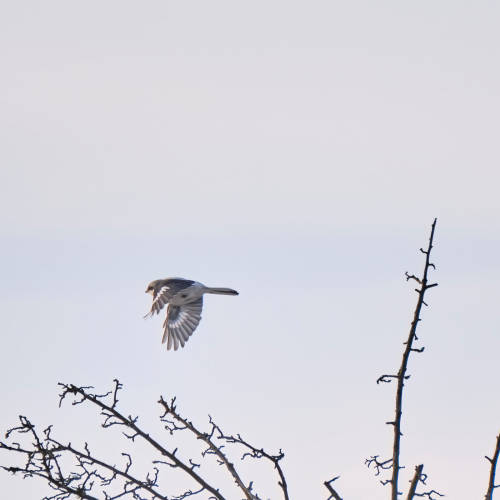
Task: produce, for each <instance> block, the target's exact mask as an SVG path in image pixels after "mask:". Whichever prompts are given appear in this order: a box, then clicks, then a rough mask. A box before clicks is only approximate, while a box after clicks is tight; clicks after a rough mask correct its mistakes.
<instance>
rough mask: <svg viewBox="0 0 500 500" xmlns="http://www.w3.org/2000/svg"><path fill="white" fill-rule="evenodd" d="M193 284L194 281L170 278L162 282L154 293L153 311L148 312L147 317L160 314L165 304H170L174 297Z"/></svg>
mask: <svg viewBox="0 0 500 500" xmlns="http://www.w3.org/2000/svg"><path fill="white" fill-rule="evenodd" d="M193 283H194V281H191V280H184V279H181V278H170V279H166V280H162V281H161V283H159V285H158V287H157V288H156V290H155V291H154V294H153V303H152V304H151V310H150V311H149V312H148V314H146V316H145V317H147V316H153V315H154V314H159V312H160V311H161V310H162V309H163V307H164V306H165V304H168V302H169V301H170V300H171V299H172V297H174V296H175V295H176V294H177V293H178V292H180V291H181V290H184V288H188V287H190V286H191V285H192V284H193Z"/></svg>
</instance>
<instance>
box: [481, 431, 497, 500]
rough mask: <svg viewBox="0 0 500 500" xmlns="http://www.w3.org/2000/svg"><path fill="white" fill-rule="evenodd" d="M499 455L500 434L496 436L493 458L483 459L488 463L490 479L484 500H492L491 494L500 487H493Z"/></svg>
mask: <svg viewBox="0 0 500 500" xmlns="http://www.w3.org/2000/svg"><path fill="white" fill-rule="evenodd" d="M499 455H500V434H499V435H498V436H497V442H496V445H495V451H494V452H493V458H489V457H485V458H486V460H488V462H490V478H489V481H488V491H487V492H486V495H485V497H484V498H485V500H493V493H494V490H495V488H498V487H500V484H497V485H495V473H496V469H497V463H498V456H499Z"/></svg>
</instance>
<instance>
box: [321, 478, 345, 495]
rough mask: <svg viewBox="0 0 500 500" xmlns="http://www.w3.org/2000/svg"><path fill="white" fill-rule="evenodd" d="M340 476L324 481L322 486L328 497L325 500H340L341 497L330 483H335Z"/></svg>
mask: <svg viewBox="0 0 500 500" xmlns="http://www.w3.org/2000/svg"><path fill="white" fill-rule="evenodd" d="M339 477H340V476H336V477H334V478H333V479H330V481H325V482H324V483H323V484H324V485H325V487H326V489H327V490H328V491H329V493H330V496H329V497H328V499H327V500H330V499H332V498H333V499H334V500H342V497H341V496H340V495H339V494H338V493H337V492H336V491H335V489H334V488H333V486H332V483H333V482H334V481H336V480H337V479H338V478H339Z"/></svg>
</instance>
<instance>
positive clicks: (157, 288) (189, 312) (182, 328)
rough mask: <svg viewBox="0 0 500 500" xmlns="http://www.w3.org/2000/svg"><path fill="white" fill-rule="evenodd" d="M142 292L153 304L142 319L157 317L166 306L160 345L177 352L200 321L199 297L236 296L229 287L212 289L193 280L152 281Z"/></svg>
mask: <svg viewBox="0 0 500 500" xmlns="http://www.w3.org/2000/svg"><path fill="white" fill-rule="evenodd" d="M146 293H150V294H151V295H152V296H153V304H152V305H151V310H150V311H149V313H148V314H146V316H144V317H145V318H146V317H148V316H153V315H154V314H159V313H160V311H161V310H162V309H163V306H165V305H166V304H168V306H167V316H166V318H165V322H164V323H163V328H164V332H163V338H162V344H164V343H165V342H166V343H167V349H171V348H172V347H173V348H174V351H177V349H178V348H179V345H180V346H181V347H184V344H185V343H186V342H187V340H188V339H189V337H190V336H191V334H192V333H193V332H194V331H195V330H196V327H197V326H198V324H199V322H200V320H201V310H202V308H203V294H204V293H215V294H220V295H238V292H237V291H236V290H232V289H231V288H212V287H208V286H205V285H203V284H202V283H198V282H197V281H191V280H186V279H184V278H165V279H161V280H155V281H152V282H151V283H150V284H149V285H148V287H147V288H146Z"/></svg>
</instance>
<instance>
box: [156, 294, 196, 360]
mask: <svg viewBox="0 0 500 500" xmlns="http://www.w3.org/2000/svg"><path fill="white" fill-rule="evenodd" d="M202 308H203V297H200V298H199V299H198V300H195V301H194V302H190V303H189V304H184V305H182V306H173V305H172V304H169V305H168V307H167V317H166V318H165V323H163V328H164V333H163V338H162V341H161V342H162V344H164V343H165V342H166V343H167V349H168V350H170V349H171V348H172V347H173V348H174V351H177V349H178V348H179V344H180V346H181V347H184V344H185V343H186V342H187V340H188V339H189V337H190V336H191V334H192V333H193V332H194V331H195V330H196V327H197V326H198V324H199V323H200V320H201V310H202Z"/></svg>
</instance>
